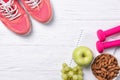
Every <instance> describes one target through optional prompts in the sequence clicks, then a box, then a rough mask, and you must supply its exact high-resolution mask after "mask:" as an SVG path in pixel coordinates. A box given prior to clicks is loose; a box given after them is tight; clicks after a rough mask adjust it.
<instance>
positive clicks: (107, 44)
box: [103, 40, 120, 48]
mask: <svg viewBox="0 0 120 80" xmlns="http://www.w3.org/2000/svg"><path fill="white" fill-rule="evenodd" d="M103 45H104V48H110V47H116V46H120V40H115V41H110V42H105V43H103Z"/></svg>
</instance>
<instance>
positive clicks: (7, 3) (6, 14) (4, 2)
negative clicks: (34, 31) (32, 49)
mask: <svg viewBox="0 0 120 80" xmlns="http://www.w3.org/2000/svg"><path fill="white" fill-rule="evenodd" d="M0 20H1V21H2V22H3V23H4V24H5V25H6V26H7V27H8V28H9V29H10V30H12V31H14V32H15V33H17V34H26V33H27V32H28V31H29V30H30V21H29V18H28V16H27V14H26V12H25V11H24V9H23V8H22V7H21V6H20V5H19V4H18V1H17V0H0Z"/></svg>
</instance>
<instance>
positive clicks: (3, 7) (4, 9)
mask: <svg viewBox="0 0 120 80" xmlns="http://www.w3.org/2000/svg"><path fill="white" fill-rule="evenodd" d="M13 4H14V0H9V1H8V2H5V1H4V0H0V12H1V13H2V15H3V16H5V17H7V18H9V20H13V19H15V18H17V17H19V16H20V15H21V14H20V13H19V12H18V8H17V6H16V5H13Z"/></svg>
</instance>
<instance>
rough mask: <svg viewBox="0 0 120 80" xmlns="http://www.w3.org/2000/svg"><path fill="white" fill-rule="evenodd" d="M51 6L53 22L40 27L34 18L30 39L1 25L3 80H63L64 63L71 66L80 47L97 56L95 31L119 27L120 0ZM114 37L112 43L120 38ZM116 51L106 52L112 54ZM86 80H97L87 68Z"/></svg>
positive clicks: (68, 0)
mask: <svg viewBox="0 0 120 80" xmlns="http://www.w3.org/2000/svg"><path fill="white" fill-rule="evenodd" d="M51 3H52V6H53V13H54V15H53V19H52V21H51V22H50V23H49V24H41V23H39V22H37V21H35V20H34V19H32V18H31V22H32V31H31V33H30V35H28V36H19V35H16V34H14V33H12V32H11V31H9V30H8V29H7V28H6V27H5V26H4V25H3V24H2V23H0V26H1V27H0V80H61V77H60V69H61V64H62V63H63V62H66V63H68V64H70V61H71V58H72V52H73V50H74V48H75V47H76V46H77V45H85V46H88V47H90V48H91V49H92V50H93V54H94V56H97V55H98V54H99V53H98V52H97V51H96V48H95V43H96V41H97V36H96V31H97V30H98V29H104V30H105V29H108V28H112V27H114V26H117V25H119V24H120V0H51ZM81 33H82V35H81ZM80 36H81V37H80ZM113 37H114V38H112V40H113V39H120V36H119V34H118V35H115V36H113ZM109 39H111V38H109ZM109 39H108V40H109ZM78 41H79V42H78ZM114 49H115V48H112V49H109V50H106V51H105V52H107V53H111V54H112V53H113V52H114ZM119 51H120V50H119V48H118V49H117V51H116V53H115V56H116V57H117V58H118V60H119V61H120V56H119V54H120V53H119ZM72 64H74V63H73V62H72ZM84 80H96V79H95V77H94V76H93V75H92V72H91V70H90V69H89V68H85V69H84ZM117 80H120V78H118V79H117Z"/></svg>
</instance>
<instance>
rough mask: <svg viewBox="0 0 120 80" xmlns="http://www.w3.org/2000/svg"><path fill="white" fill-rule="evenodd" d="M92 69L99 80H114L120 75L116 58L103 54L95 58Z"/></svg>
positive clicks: (119, 67)
mask: <svg viewBox="0 0 120 80" xmlns="http://www.w3.org/2000/svg"><path fill="white" fill-rule="evenodd" d="M91 69H92V72H93V74H94V75H95V77H96V78H97V79H98V80H113V79H114V78H115V77H117V75H118V74H119V70H120V66H119V65H118V61H117V59H116V58H115V57H114V56H112V55H110V54H101V55H99V56H97V57H96V58H95V60H94V62H93V63H92V66H91Z"/></svg>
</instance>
